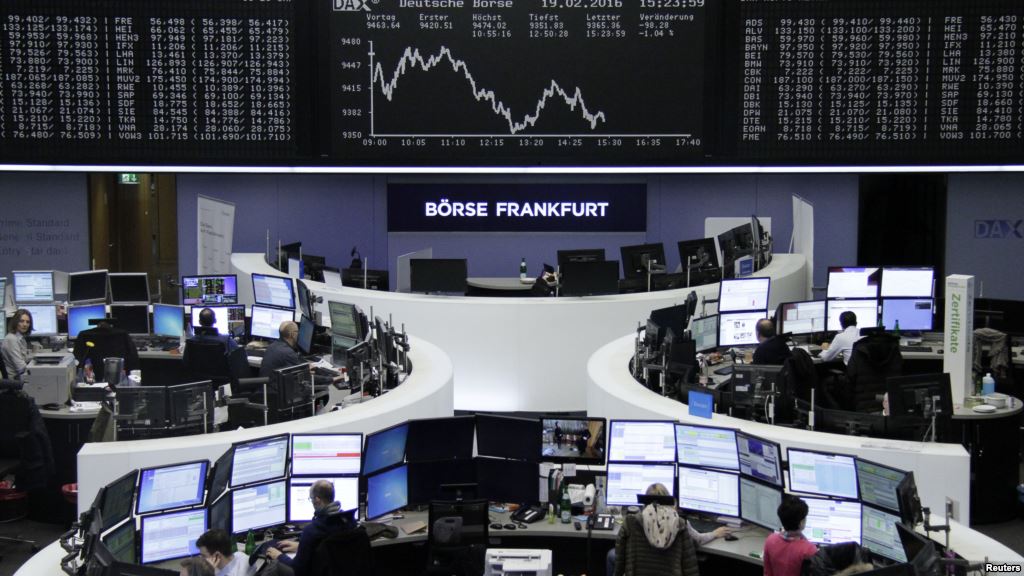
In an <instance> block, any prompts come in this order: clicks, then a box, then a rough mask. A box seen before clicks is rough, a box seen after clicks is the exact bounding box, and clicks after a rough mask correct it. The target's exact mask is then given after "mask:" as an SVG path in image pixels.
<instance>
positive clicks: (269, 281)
mask: <svg viewBox="0 0 1024 576" xmlns="http://www.w3.org/2000/svg"><path fill="white" fill-rule="evenodd" d="M252 295H253V300H254V301H255V302H256V304H258V305H260V306H270V307H273V308H287V309H288V310H294V309H295V287H294V286H293V285H292V279H291V278H287V277H284V276H268V275H266V274H253V275H252Z"/></svg>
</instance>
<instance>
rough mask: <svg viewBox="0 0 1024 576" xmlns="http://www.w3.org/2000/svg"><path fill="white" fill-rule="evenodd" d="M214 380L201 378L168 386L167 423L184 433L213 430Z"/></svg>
mask: <svg viewBox="0 0 1024 576" xmlns="http://www.w3.org/2000/svg"><path fill="white" fill-rule="evenodd" d="M213 388H214V387H213V382H212V381H210V380H201V381H198V382H186V383H184V384H174V385H173V386H168V387H167V408H168V410H167V425H168V426H170V427H171V428H178V429H183V428H187V429H188V430H182V432H183V433H188V432H194V433H199V434H201V433H204V431H205V432H213V431H214V424H213V416H214V408H215V405H214V394H213Z"/></svg>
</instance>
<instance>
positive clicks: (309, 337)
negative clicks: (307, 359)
mask: <svg viewBox="0 0 1024 576" xmlns="http://www.w3.org/2000/svg"><path fill="white" fill-rule="evenodd" d="M314 332H316V324H314V323H313V321H312V320H310V319H309V316H306V315H305V314H303V315H302V317H301V318H300V319H299V338H298V340H297V341H296V342H295V345H296V346H297V347H298V348H299V351H301V352H302V353H303V354H309V351H310V350H312V349H313V333H314Z"/></svg>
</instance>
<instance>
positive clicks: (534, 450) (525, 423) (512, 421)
mask: <svg viewBox="0 0 1024 576" xmlns="http://www.w3.org/2000/svg"><path fill="white" fill-rule="evenodd" d="M474 418H475V419H476V454H477V456H487V457H491V458H505V459H508V460H521V461H526V462H539V461H540V453H541V449H542V446H543V442H542V441H541V436H542V435H543V433H544V427H543V425H542V424H541V419H540V418H526V417H522V416H507V415H502V414H485V413H477V414H476V415H474ZM481 420H485V421H486V420H493V421H495V423H498V424H499V425H500V423H501V422H504V423H506V424H507V425H509V426H522V427H534V428H535V429H534V432H535V433H534V434H532V437H530V436H531V435H527V438H526V439H525V442H524V441H523V440H524V439H523V438H522V437H521V436H517V437H516V439H515V443H516V444H519V445H524V446H525V448H524V449H523V450H522V451H517V452H516V453H515V454H513V452H512V451H509V452H505V453H501V451H500V450H491V449H492V448H493V447H494V446H493V445H491V444H488V445H486V446H481V444H484V443H486V442H489V441H490V438H486V440H485V442H481V436H482V435H481V433H480V421H481ZM522 456H525V458H524V457H522Z"/></svg>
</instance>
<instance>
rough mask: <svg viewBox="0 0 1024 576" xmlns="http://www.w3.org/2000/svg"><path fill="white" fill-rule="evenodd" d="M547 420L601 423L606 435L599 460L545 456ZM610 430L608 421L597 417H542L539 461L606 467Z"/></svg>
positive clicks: (580, 457)
mask: <svg viewBox="0 0 1024 576" xmlns="http://www.w3.org/2000/svg"><path fill="white" fill-rule="evenodd" d="M545 420H563V421H564V420H569V421H575V422H591V421H600V422H601V430H602V432H603V433H604V450H602V451H601V456H600V457H599V458H587V457H583V456H545V455H544V421H545ZM609 433H610V429H609V427H608V419H607V418H602V417H597V416H581V417H575V418H573V417H547V416H541V418H540V438H541V440H540V450H539V451H538V453H537V454H538V458H537V459H538V460H539V461H541V462H552V463H555V464H565V463H570V464H580V465H587V466H604V464H605V461H606V460H607V459H608V438H609Z"/></svg>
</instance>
